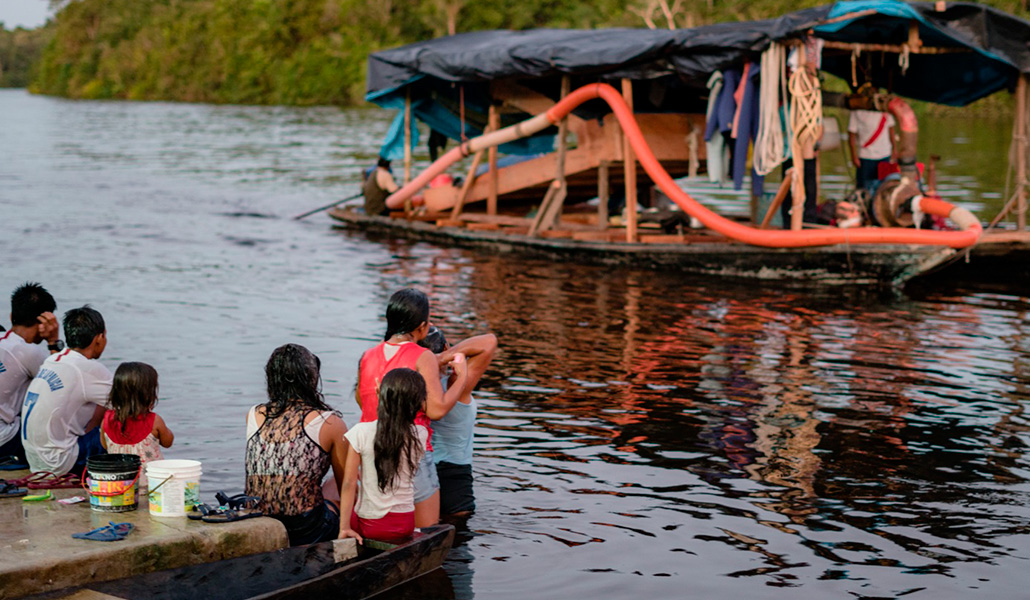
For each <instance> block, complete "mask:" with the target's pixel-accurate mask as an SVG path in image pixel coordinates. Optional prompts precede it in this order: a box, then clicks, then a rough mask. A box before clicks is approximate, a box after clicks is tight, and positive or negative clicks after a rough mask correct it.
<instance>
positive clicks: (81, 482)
mask: <svg viewBox="0 0 1030 600" xmlns="http://www.w3.org/2000/svg"><path fill="white" fill-rule="evenodd" d="M87 470H88V469H82V477H81V478H79V485H81V486H82V489H84V490H86V493H87V494H89V495H90V496H102V497H108V496H121V495H122V494H124V493H125V492H119V493H117V494H116V493H114V492H103V493H100V492H91V491H90V490H89V484H88V483H86V482H87V481H92V479H89V480H87V479H86V471H87ZM142 474H143V465H140V467H139V470H138V471H136V477H135V478H134V479H133V480H132V483H130V484H129V485H127V486H125V487H126V488H130V487H132V486H134V485H136V482H137V481H139V476H140V475H142ZM165 481H168V480H167V479H166V480H165ZM165 481H162V482H161V485H164V483H165ZM157 487H161V486H160V485H159V486H157Z"/></svg>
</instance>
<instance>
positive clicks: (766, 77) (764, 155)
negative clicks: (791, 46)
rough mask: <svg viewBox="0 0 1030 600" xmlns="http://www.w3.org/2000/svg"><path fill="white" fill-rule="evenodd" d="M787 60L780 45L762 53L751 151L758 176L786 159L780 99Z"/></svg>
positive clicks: (784, 91)
mask: <svg viewBox="0 0 1030 600" xmlns="http://www.w3.org/2000/svg"><path fill="white" fill-rule="evenodd" d="M786 58H787V51H786V49H785V48H784V47H783V46H782V45H781V44H775V43H774V44H772V45H770V46H769V49H768V50H766V51H765V52H763V53H762V67H761V69H762V72H761V87H760V89H759V100H758V106H759V117H758V135H757V136H756V137H755V151H754V168H755V172H756V173H758V174H759V175H768V174H769V173H772V171H773V169H775V168H776V167H777V166H779V165H780V164H781V163H782V162H783V161H784V160H786V158H787V153H786V148H785V145H784V133H783V123H782V121H781V120H780V98H781V97H782V98H786V97H787V94H786V89H785V86H786V81H787V78H786V77H785V69H786V67H785V64H786ZM781 90H783V95H782V96H781V95H780V92H781Z"/></svg>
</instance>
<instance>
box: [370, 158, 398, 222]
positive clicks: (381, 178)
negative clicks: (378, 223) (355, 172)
mask: <svg viewBox="0 0 1030 600" xmlns="http://www.w3.org/2000/svg"><path fill="white" fill-rule="evenodd" d="M396 191H397V182H396V181H394V179H393V172H392V171H391V170H390V161H389V160H387V159H385V158H383V157H382V156H380V157H379V162H378V163H376V166H375V168H374V169H373V170H372V171H371V172H370V173H368V175H367V176H366V177H365V183H364V186H363V187H362V193H363V194H364V195H365V214H366V215H370V216H371V215H382V216H386V215H388V214H390V209H389V208H387V207H386V198H387V197H389V195H390V194H392V193H394V192H396Z"/></svg>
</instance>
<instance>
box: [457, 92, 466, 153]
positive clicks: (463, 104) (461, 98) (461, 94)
mask: <svg viewBox="0 0 1030 600" xmlns="http://www.w3.org/2000/svg"><path fill="white" fill-rule="evenodd" d="M458 97H459V98H460V102H461V108H460V110H461V141H463V142H464V141H467V140H468V138H467V137H465V86H461V87H459V88H458Z"/></svg>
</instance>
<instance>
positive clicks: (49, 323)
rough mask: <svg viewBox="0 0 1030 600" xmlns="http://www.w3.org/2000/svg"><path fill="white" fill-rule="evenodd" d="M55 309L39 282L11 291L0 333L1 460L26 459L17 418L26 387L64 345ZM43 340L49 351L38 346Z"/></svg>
mask: <svg viewBox="0 0 1030 600" xmlns="http://www.w3.org/2000/svg"><path fill="white" fill-rule="evenodd" d="M55 310H57V303H56V302H54V297H53V296H51V295H50V293H49V292H47V291H46V289H44V288H43V286H41V285H39V284H38V283H26V284H25V285H23V286H21V287H19V288H18V289H16V290H14V293H13V294H11V330H10V331H8V332H6V333H4V334H3V335H0V463H3V464H24V462H25V451H24V450H23V449H22V447H21V436H20V435H18V428H19V425H20V419H19V418H18V417H19V414H20V413H21V404H22V401H24V400H25V390H26V389H28V387H29V382H30V381H32V378H33V377H35V376H36V373H38V372H39V367H40V365H42V364H43V361H44V360H46V358H47V356H49V354H50V353H53V352H57V351H58V350H60V349H62V348H63V347H62V346H60V345H59V343H60V340H59V339H57V334H58V333H59V332H60V327H58V325H57V317H55V316H54V311H55ZM44 340H46V342H47V344H48V346H49V350H50V352H49V353H48V352H47V346H43V345H41V342H42V341H44Z"/></svg>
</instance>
